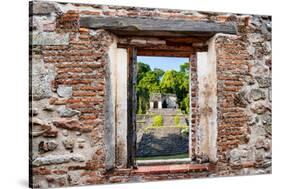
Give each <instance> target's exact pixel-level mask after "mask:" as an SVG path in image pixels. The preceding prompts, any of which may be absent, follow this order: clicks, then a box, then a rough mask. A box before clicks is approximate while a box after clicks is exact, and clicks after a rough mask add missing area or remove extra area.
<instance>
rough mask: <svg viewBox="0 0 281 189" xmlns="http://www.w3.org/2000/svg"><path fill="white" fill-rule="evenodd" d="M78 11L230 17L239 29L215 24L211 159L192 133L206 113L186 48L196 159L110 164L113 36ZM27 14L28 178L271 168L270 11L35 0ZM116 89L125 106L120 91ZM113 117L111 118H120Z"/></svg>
mask: <svg viewBox="0 0 281 189" xmlns="http://www.w3.org/2000/svg"><path fill="white" fill-rule="evenodd" d="M84 16H98V17H120V18H121V17H130V18H136V17H138V18H159V19H169V20H186V21H190V20H196V21H202V22H215V23H233V24H234V25H235V26H236V28H237V31H238V33H237V35H227V34H216V36H215V37H214V39H213V40H214V41H213V44H214V48H215V52H214V53H213V55H214V54H215V60H216V70H215V71H216V75H217V85H216V87H217V91H216V95H217V104H216V106H217V114H216V117H217V119H216V122H217V124H215V127H216V128H215V129H211V131H212V132H213V131H216V133H215V135H212V136H215V139H212V140H211V141H212V145H213V146H214V145H215V147H216V152H215V153H214V152H212V154H213V155H214V154H215V155H214V156H215V158H212V159H213V160H216V161H214V162H212V163H210V162H209V159H210V158H209V157H205V156H204V154H203V155H202V154H200V153H199V152H200V149H199V146H200V141H199V140H198V137H195V136H198V135H200V133H198V129H199V128H201V126H202V125H201V123H202V122H201V121H200V120H204V117H200V116H204V115H203V114H201V113H200V109H199V106H198V104H199V103H198V98H199V97H200V95H199V94H198V92H199V91H198V75H197V66H198V65H197V64H198V63H199V61H197V59H198V57H196V54H194V55H192V56H191V57H190V60H191V66H190V71H191V93H190V96H191V112H192V114H191V119H190V127H191V132H190V135H191V147H190V153H191V157H192V159H193V163H198V165H193V166H192V168H189V169H188V170H189V171H186V170H185V172H169V173H159V172H158V173H157V171H156V173H155V172H153V171H151V172H141V170H142V169H139V172H138V171H137V170H132V169H130V168H126V167H124V166H123V167H122V168H119V169H117V167H118V166H117V165H118V162H117V160H116V159H115V157H117V156H115V157H113V156H112V154H115V152H113V150H115V146H114V145H115V144H116V143H115V142H113V141H112V138H114V136H115V126H114V125H115V122H114V121H115V119H113V116H115V113H114V112H115V110H113V109H112V106H113V104H114V103H113V99H114V97H112V96H110V95H109V93H111V92H112V90H113V89H114V87H115V86H114V85H113V82H112V78H111V76H112V75H111V74H112V73H111V71H112V69H111V68H112V67H111V66H112V62H113V60H112V58H111V55H110V50H109V49H110V47H111V46H112V44H113V43H114V39H115V37H116V36H114V35H113V34H111V33H110V32H109V31H105V30H103V29H95V30H94V29H90V28H82V27H80V18H81V17H84ZM29 18H30V80H31V82H30V83H31V86H30V103H31V109H30V146H31V148H30V164H31V169H30V173H31V174H30V175H31V180H30V186H31V187H34V188H38V187H40V188H46V187H63V186H73V185H87V184H102V183H115V182H141V181H152V180H165V179H181V178H198V177H208V176H221V175H224V176H225V175H248V174H263V173H271V167H272V165H271V162H272V160H271V159H272V148H271V133H272V132H271V131H272V129H271V127H272V126H271V115H272V112H271V104H272V97H271V90H272V87H271V68H272V67H271V62H272V61H271V16H266V15H242V14H232V13H213V12H212V13H211V12H202V11H188V10H168V9H157V8H137V7H122V6H109V5H88V4H72V3H55V2H44V1H34V2H32V3H31V4H30V15H29ZM121 51H122V50H121ZM123 53H124V54H125V52H123ZM120 59H122V58H120ZM118 69H121V70H122V69H125V67H123V68H119V67H118ZM118 69H117V71H118ZM119 78H120V77H118V78H116V79H117V80H118V79H119ZM122 78H123V79H124V78H126V77H125V75H122ZM123 79H122V80H123ZM119 84H120V83H119ZM123 84H124V83H123ZM125 84H126V83H125ZM123 92H124V91H123ZM122 94H123V93H122ZM124 94H125V93H124ZM117 96H118V95H117ZM118 98H119V99H120V101H119V105H120V111H123V110H124V107H125V106H126V104H124V103H122V100H124V96H123V95H120V96H118ZM125 109H126V108H125ZM120 111H119V113H120ZM124 116H126V115H124ZM120 121H121V123H119V125H121V126H122V125H123V126H124V124H126V122H125V120H120ZM199 124H200V125H199ZM121 128H122V129H124V127H121ZM121 131H122V130H121ZM121 131H120V130H117V132H119V133H122V132H121ZM122 137H123V138H122ZM122 137H121V138H120V140H119V142H120V143H121V142H123V139H124V136H122ZM117 141H118V140H117ZM109 145H111V146H109ZM112 145H113V146H112ZM108 150H109V151H108ZM212 150H213V148H212ZM122 155H124V154H120V156H122ZM119 160H120V159H119ZM123 160H124V159H123ZM120 162H121V163H120ZM120 162H119V165H120V164H122V165H124V164H125V163H124V161H120ZM209 163H210V164H209ZM206 164H207V165H206ZM114 168H115V169H114Z"/></svg>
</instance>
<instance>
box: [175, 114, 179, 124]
mask: <svg viewBox="0 0 281 189" xmlns="http://www.w3.org/2000/svg"><path fill="white" fill-rule="evenodd" d="M174 123H175V125H179V124H180V116H177V115H176V116H175V117H174Z"/></svg>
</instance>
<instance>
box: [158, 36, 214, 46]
mask: <svg viewBox="0 0 281 189" xmlns="http://www.w3.org/2000/svg"><path fill="white" fill-rule="evenodd" d="M208 39H209V37H173V38H164V39H163V40H165V41H166V44H170V45H172V44H192V43H201V42H206V41H207V40H208Z"/></svg>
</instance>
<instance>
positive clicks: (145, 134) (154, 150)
mask: <svg viewBox="0 0 281 189" xmlns="http://www.w3.org/2000/svg"><path fill="white" fill-rule="evenodd" d="M181 131H182V129H181V128H177V127H167V126H166V127H165V126H163V127H160V128H150V129H147V130H146V131H143V130H140V131H139V132H138V133H137V139H138V140H137V156H139V157H145V156H165V155H176V154H181V153H187V152H188V135H187V134H183V133H182V132H181Z"/></svg>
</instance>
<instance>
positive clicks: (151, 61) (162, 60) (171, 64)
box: [137, 56, 188, 71]
mask: <svg viewBox="0 0 281 189" xmlns="http://www.w3.org/2000/svg"><path fill="white" fill-rule="evenodd" d="M137 61H138V62H143V63H145V64H148V65H149V66H150V68H151V69H152V70H153V69H154V68H160V69H162V70H164V71H167V70H172V69H174V70H176V71H179V69H180V65H181V64H183V63H185V62H188V58H177V57H158V56H138V57H137Z"/></svg>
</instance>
